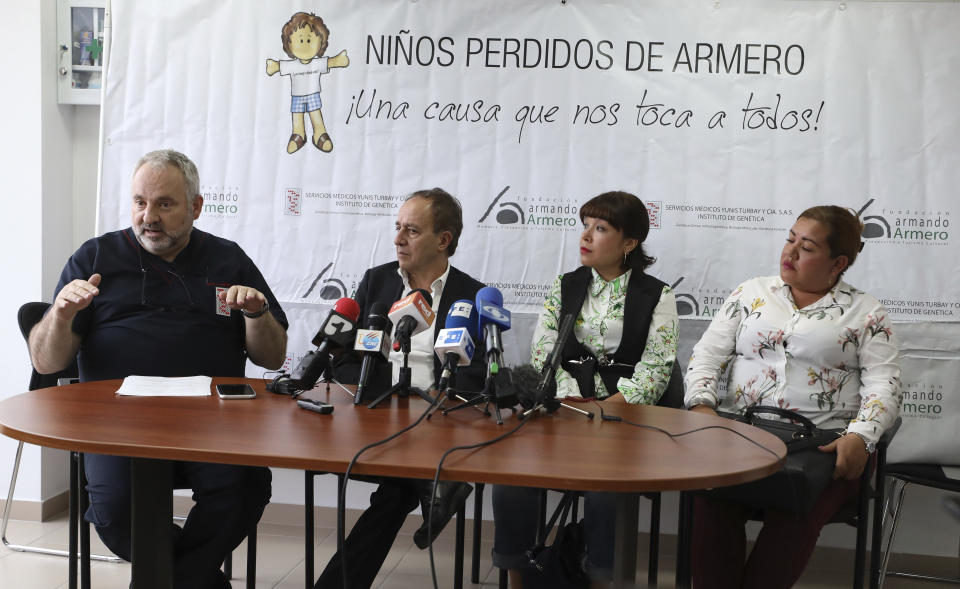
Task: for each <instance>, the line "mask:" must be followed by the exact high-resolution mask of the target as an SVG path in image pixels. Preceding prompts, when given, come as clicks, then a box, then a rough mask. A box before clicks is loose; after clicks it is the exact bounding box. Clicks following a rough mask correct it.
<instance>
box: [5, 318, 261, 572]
mask: <svg viewBox="0 0 960 589" xmlns="http://www.w3.org/2000/svg"><path fill="white" fill-rule="evenodd" d="M49 307H50V303H43V302H30V303H24V304H23V305H22V306H21V307H20V309H19V311H17V323H18V324H19V326H20V333H21V334H22V335H23V339H24V340H27V339H28V338H29V336H30V330H31V329H33V326H34V325H36V324H37V323H39V322H40V320H41V319H42V318H43V314H44V313H46V311H47V308H49ZM31 368H32V367H31ZM78 375H79V369H78V367H77V361H76V359H74V361H73V362H72V363H71V364H70V366H68V367H67V368H65V369H63V370H61V371H60V372H56V373H53V374H40V373H39V372H37V371H36V370H31V374H30V389H29V390H31V391H32V390H36V389H42V388H47V387H52V386H56V385H58V384H67V383H69V382H71V381H72V382H76V379H77V377H78ZM22 453H23V442H20V443H19V444H18V445H17V452H16V456H15V457H14V462H13V473H12V475H11V476H10V488H9V491H8V492H7V501H6V503H5V505H4V508H3V520H2V523H0V539H2V541H3V544H4V546H6V547H7V548H9V549H10V550H15V551H17V552H32V553H37V554H49V555H53V556H66V557H68V558H69V559H70V564H69V565H68V586H69V588H70V589H76V587H77V578H78V570H77V569H78V567H77V565H78V563H79V565H80V569H79V579H80V587H82V588H83V589H89V587H90V561H91V560H96V561H101V562H114V563H118V562H123V559H121V558H118V557H116V556H113V555H109V556H108V555H101V554H90V523H89V522H87V521H86V520H85V519H83V517H82V514H83V513H84V512H85V511H86V510H87V506H88V501H89V499H88V497H87V494H86V492H83V493H81V492H80V490H81V489H86V484H87V480H86V476H85V475H84V472H83V454H82V453H81V452H70V490H69V500H68V520H69V537H68V541H67V544H68V548H67V550H56V549H49V548H38V547H34V546H23V545H20V544H14V543H11V542H9V541H8V540H7V522H8V521H9V519H10V506H11V504H12V503H13V492H14V490H15V489H16V485H17V474H18V472H19V470H20V457H21V455H22ZM78 544H79V550H78ZM256 550H257V531H256V528H254V530H252V531H251V532H250V534H249V535H248V536H247V583H246V584H247V589H254V588H255V586H256V572H257V569H256V566H257V564H256V554H257V552H256ZM78 552H79V554H78ZM232 557H233V554H232V553H231V554H229V555H227V558H226V559H225V560H224V563H223V568H224V573H225V574H226V575H227V577H228V578H232V576H233V575H232V568H233V567H232V560H233V558H232Z"/></svg>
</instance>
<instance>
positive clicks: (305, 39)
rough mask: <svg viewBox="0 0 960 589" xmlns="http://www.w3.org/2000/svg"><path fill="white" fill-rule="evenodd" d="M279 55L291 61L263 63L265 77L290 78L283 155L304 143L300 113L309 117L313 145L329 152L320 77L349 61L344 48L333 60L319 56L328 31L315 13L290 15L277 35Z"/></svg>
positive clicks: (328, 137) (327, 39) (345, 64)
mask: <svg viewBox="0 0 960 589" xmlns="http://www.w3.org/2000/svg"><path fill="white" fill-rule="evenodd" d="M280 39H281V40H282V41H283V52H284V53H286V54H287V55H289V56H290V57H291V58H292V59H283V60H280V61H276V60H274V59H268V60H267V75H268V76H272V75H273V74H275V73H277V72H280V75H281V76H290V95H291V96H290V112H291V113H292V115H293V134H292V135H290V142H289V143H287V153H293V152H295V151H297V150H298V149H300V148H301V147H303V145H304V144H305V143H306V142H307V131H306V128H305V127H304V122H303V113H309V114H310V123H311V124H313V141H312V142H313V145H314V147H316V148H317V149H319V150H320V151H323V152H330V151H333V142H332V141H331V140H330V135H328V134H327V128H326V127H325V126H324V124H323V114H322V113H321V112H320V107H321V106H322V103H321V101H320V76H322V75H323V74H326V73H329V72H330V68H335V67H347V66H348V65H350V59H349V58H347V51H346V49H344V50H343V51H341V52H340V53H339V54H337V56H336V57H323V53H324V52H325V51H326V50H327V42H328V41H329V39H330V30H329V29H328V28H327V26H326V25H325V24H323V19H322V18H320V17H319V16H316V15H315V14H312V13H311V14H307V13H306V12H298V13H296V14H294V15H293V16H292V17H291V18H290V20H289V21H288V22H287V24H285V25H283V30H282V31H281V32H280Z"/></svg>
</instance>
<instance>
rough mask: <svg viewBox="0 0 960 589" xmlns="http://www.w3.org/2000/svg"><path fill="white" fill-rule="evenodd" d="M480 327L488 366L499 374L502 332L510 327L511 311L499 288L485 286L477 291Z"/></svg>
mask: <svg viewBox="0 0 960 589" xmlns="http://www.w3.org/2000/svg"><path fill="white" fill-rule="evenodd" d="M477 314H478V315H479V321H478V328H479V332H480V333H482V334H483V343H484V346H485V347H486V350H487V368H488V370H489V372H490V374H497V373H498V372H499V371H500V365H501V364H502V363H503V341H502V340H501V339H500V334H501V333H502V332H504V331H507V330H508V329H510V311H507V310H506V309H504V308H503V294H502V293H501V292H500V290H499V289H496V288H494V287H492V286H485V287H483V288H481V289H480V290H479V291H477Z"/></svg>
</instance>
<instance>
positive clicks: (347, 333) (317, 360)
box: [290, 297, 360, 391]
mask: <svg viewBox="0 0 960 589" xmlns="http://www.w3.org/2000/svg"><path fill="white" fill-rule="evenodd" d="M359 315H360V305H358V304H357V301H355V300H353V299H349V298H346V297H344V298H342V299H339V300H338V301H337V302H336V303H334V305H333V309H331V310H330V313H329V314H328V315H327V318H326V319H325V320H324V322H323V325H322V326H320V329H319V330H318V331H317V335H315V336H313V340H312V341H311V343H312V344H313V345H315V346H317V349H316V350H315V351H312V352H308V353H307V355H306V356H304V357H303V359H302V360H300V363H299V364H298V365H297V367H296V368H295V369H294V371H293V372H292V373H291V374H290V379H291V380H293V381H294V382H295V383H296V387H297V388H298V389H300V390H302V391H306V390H309V389H312V388H313V385H315V384H317V380H319V379H320V375H322V374H323V371H324V370H326V369H327V366H328V365H329V364H330V356H329V350H332V349H333V348H345V347H349V346H350V345H352V344H353V337H354V333H355V332H356V329H357V325H356V321H357V317H358V316H359Z"/></svg>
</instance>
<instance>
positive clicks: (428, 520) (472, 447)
mask: <svg viewBox="0 0 960 589" xmlns="http://www.w3.org/2000/svg"><path fill="white" fill-rule="evenodd" d="M518 421H519V423H518V424H517V425H516V427H514V428H513V429H511V430H510V431H508V432H504V433H502V434H500V435H499V436H497V437H495V438H493V439H490V440H487V441H485V442H477V443H476V444H469V445H466V446H453V447H451V448H448V449H447V450H446V451H444V453H443V454H442V455H441V456H440V462H439V463H437V470H436V472H435V473H434V474H433V485H432V486H431V489H430V493H431V494H430V499H431V501H432V499H433V497H434V496H435V495H436V494H437V484H438V483H439V482H440V471H441V470H442V469H443V462H444V461H445V460H446V459H447V456H449V455H450V454H451V453H453V452H456V451H457V450H476V449H477V448H486V447H487V446H492V445H493V444H496V443H497V442H500V441H502V440H504V439H506V438H508V437H510V436H512V435H513V434H515V433H517V432H518V431H520V428H522V427H523V426H525V425H527V424H528V423H530V421H531V420H526V419H521V420H518ZM432 520H433V510H432V509H431V510H430V513H428V514H427V516H426V523H427V535H428V536H429V534H430V530H432V529H433V521H432ZM474 524H476V522H474ZM427 548H428V550H429V553H430V576H431V578H432V579H433V589H439V585H438V584H437V568H436V565H435V563H434V560H433V542H430V545H429V546H428V547H427Z"/></svg>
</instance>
